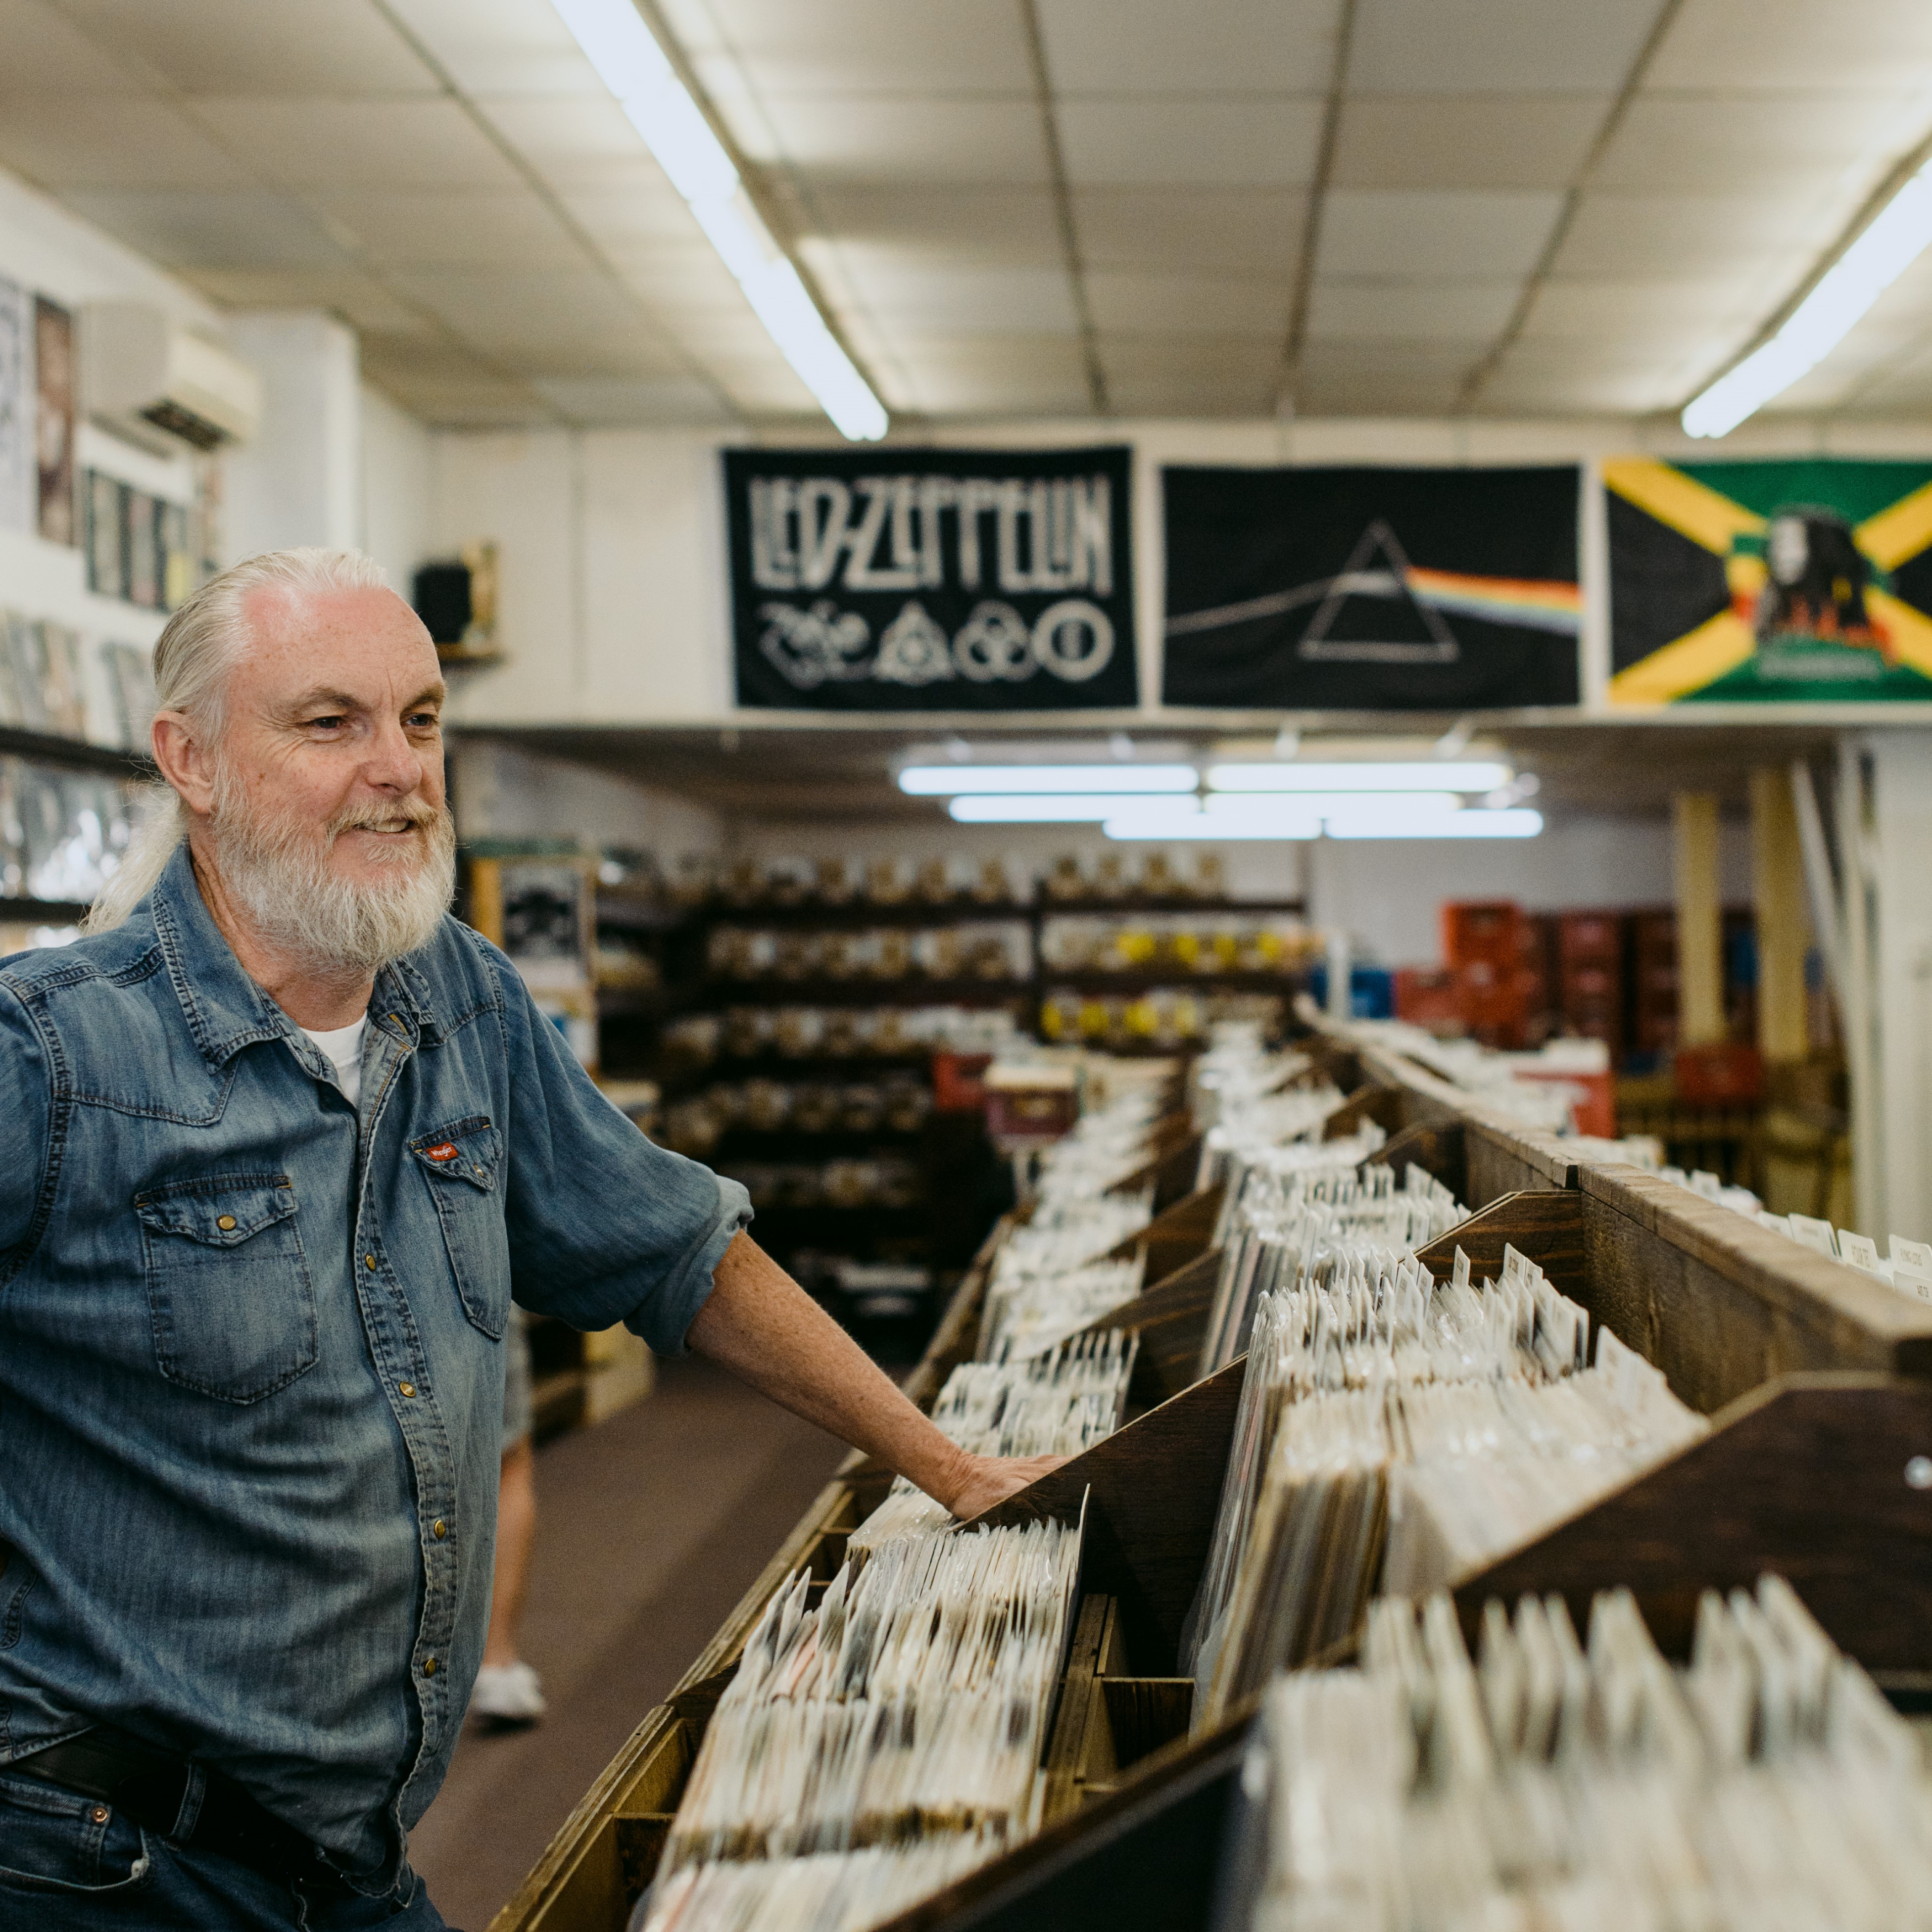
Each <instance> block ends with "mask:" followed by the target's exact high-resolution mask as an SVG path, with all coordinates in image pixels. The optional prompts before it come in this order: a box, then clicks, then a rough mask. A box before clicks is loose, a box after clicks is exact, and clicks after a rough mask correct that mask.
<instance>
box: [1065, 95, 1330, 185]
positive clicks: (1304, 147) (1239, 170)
mask: <svg viewBox="0 0 1932 1932" xmlns="http://www.w3.org/2000/svg"><path fill="white" fill-rule="evenodd" d="M1054 111H1055V118H1056V120H1057V121H1058V122H1059V132H1060V146H1061V150H1062V153H1063V154H1064V155H1065V159H1066V169H1067V178H1068V181H1070V182H1071V184H1073V185H1074V186H1075V187H1304V186H1306V184H1308V183H1309V181H1312V180H1313V179H1314V178H1315V149H1316V146H1317V144H1318V142H1319V141H1320V139H1321V103H1320V102H1319V101H1313V100H1290V99H1285V98H1284V99H1280V100H1272V101H1226V100H1223V101H1093V100H1072V101H1069V100H1062V101H1059V103H1058V104H1056V108H1055V110H1054Z"/></svg>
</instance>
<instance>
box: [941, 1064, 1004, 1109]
mask: <svg viewBox="0 0 1932 1932" xmlns="http://www.w3.org/2000/svg"><path fill="white" fill-rule="evenodd" d="M992 1064H993V1055H991V1054H990V1053H936V1054H934V1055H933V1111H934V1112H936V1113H941V1114H983V1113H984V1112H985V1111H986V1080H985V1077H984V1076H985V1073H986V1070H987V1068H988V1067H990V1066H991V1065H992Z"/></svg>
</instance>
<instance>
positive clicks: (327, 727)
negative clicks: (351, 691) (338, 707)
mask: <svg viewBox="0 0 1932 1932" xmlns="http://www.w3.org/2000/svg"><path fill="white" fill-rule="evenodd" d="M346 722H347V720H346V719H345V718H343V716H342V715H341V713H340V712H330V713H329V715H328V716H326V718H311V719H310V720H309V724H310V726H311V728H312V729H314V730H317V731H334V730H339V729H340V728H341V726H342V725H343V724H345V723H346Z"/></svg>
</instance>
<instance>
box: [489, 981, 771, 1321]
mask: <svg viewBox="0 0 1932 1932" xmlns="http://www.w3.org/2000/svg"><path fill="white" fill-rule="evenodd" d="M493 950H494V949H493ZM492 964H493V965H494V966H495V967H496V968H497V976H498V977H499V979H500V981H501V982H502V984H503V1013H504V1021H505V1028H506V1038H507V1041H508V1044H509V1050H510V1121H509V1137H508V1140H509V1144H508V1146H507V1148H506V1166H507V1169H508V1173H507V1178H506V1182H505V1190H506V1193H505V1201H504V1211H505V1220H506V1226H507V1229H508V1233H509V1254H510V1284H511V1292H512V1295H514V1297H515V1299H516V1301H518V1303H520V1304H521V1305H522V1306H523V1307H526V1308H528V1309H531V1310H534V1311H535V1312H536V1313H538V1314H539V1315H554V1316H556V1317H557V1319H559V1320H560V1321H563V1322H569V1324H570V1325H571V1326H572V1328H584V1329H598V1328H612V1327H614V1326H615V1325H617V1323H618V1322H622V1323H623V1325H624V1326H625V1327H626V1328H629V1329H631V1330H632V1331H634V1332H635V1334H639V1335H641V1336H642V1337H644V1339H645V1340H646V1341H647V1342H648V1343H650V1344H651V1347H652V1349H654V1351H655V1352H657V1354H659V1355H681V1354H683V1353H684V1336H685V1333H686V1331H687V1330H688V1329H689V1328H690V1326H691V1324H692V1322H693V1320H694V1319H696V1316H697V1313H698V1311H699V1309H701V1308H702V1307H704V1305H705V1298H707V1297H708V1295H710V1293H711V1277H712V1272H713V1271H714V1269H715V1268H717V1265H718V1262H719V1261H720V1259H721V1258H722V1257H723V1254H724V1252H725V1250H726V1248H728V1247H730V1245H731V1244H732V1238H733V1237H734V1236H735V1235H736V1234H737V1233H738V1230H739V1229H741V1228H743V1227H744V1226H747V1225H748V1224H749V1223H750V1220H751V1218H752V1209H751V1199H750V1196H748V1195H747V1193H745V1191H744V1189H743V1188H742V1187H740V1186H739V1185H738V1183H737V1182H736V1181H727V1180H726V1179H725V1178H723V1176H722V1175H716V1174H714V1173H713V1172H711V1169H709V1168H708V1167H705V1166H701V1165H700V1164H699V1163H698V1162H696V1161H695V1160H686V1159H685V1158H684V1156H683V1155H682V1154H672V1153H669V1152H668V1151H666V1149H664V1148H660V1147H659V1146H657V1145H655V1144H654V1142H651V1141H650V1140H648V1139H646V1138H645V1136H644V1135H643V1134H642V1133H640V1132H639V1131H638V1129H637V1127H635V1124H633V1123H632V1122H631V1121H629V1120H628V1119H626V1118H625V1117H624V1115H622V1114H620V1113H619V1112H617V1109H616V1108H615V1107H614V1106H611V1103H610V1102H609V1101H608V1100H606V1099H605V1097H604V1096H603V1095H602V1094H601V1093H599V1091H597V1088H596V1083H595V1082H593V1080H592V1079H590V1076H589V1075H588V1074H587V1073H585V1072H584V1070H583V1068H582V1067H581V1066H579V1065H578V1062H577V1060H576V1058H575V1055H572V1053H571V1052H570V1050H569V1047H568V1046H567V1045H566V1043H565V1042H564V1040H563V1036H562V1035H561V1034H560V1033H559V1032H558V1031H557V1028H555V1027H554V1026H553V1025H551V1024H550V1022H548V1020H547V1019H545V1018H544V1016H542V1014H541V1013H539V1012H538V1011H537V1010H536V1007H535V1006H534V1005H533V1004H532V1002H531V1000H530V995H529V993H528V992H527V990H526V989H524V984H523V982H522V981H521V979H519V978H518V976H517V974H516V971H515V968H513V967H512V965H510V963H509V961H508V960H507V959H504V958H503V956H502V955H501V954H500V953H499V954H497V955H496V957H495V959H494V960H493V962H492Z"/></svg>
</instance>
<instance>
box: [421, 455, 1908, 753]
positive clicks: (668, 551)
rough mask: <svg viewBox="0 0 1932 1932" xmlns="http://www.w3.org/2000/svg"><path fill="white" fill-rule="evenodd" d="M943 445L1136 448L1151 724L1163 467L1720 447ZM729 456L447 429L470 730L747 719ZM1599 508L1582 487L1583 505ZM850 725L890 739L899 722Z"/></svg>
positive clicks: (1597, 589)
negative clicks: (732, 592)
mask: <svg viewBox="0 0 1932 1932" xmlns="http://www.w3.org/2000/svg"><path fill="white" fill-rule="evenodd" d="M771 440H773V441H774V442H776V441H782V440H784V439H780V438H774V439H771ZM795 440H798V441H801V442H802V441H806V440H807V439H804V438H799V439H795ZM809 440H810V441H812V442H823V441H826V440H828V439H825V438H817V437H815V438H812V439H809ZM936 440H938V441H940V442H942V443H944V444H945V445H948V446H954V447H960V448H975V447H977V448H999V447H1007V446H1014V447H1020V448H1041V447H1049V446H1070V445H1077V444H1082V443H1121V442H1125V443H1131V445H1132V446H1133V447H1134V452H1135V480H1134V496H1135V533H1134V540H1135V546H1136V550H1137V559H1136V578H1137V593H1136V601H1137V629H1138V631H1139V634H1140V656H1141V665H1142V678H1141V685H1142V694H1143V695H1142V705H1141V712H1142V714H1143V715H1147V714H1150V713H1155V712H1158V710H1159V706H1158V702H1157V700H1158V691H1159V679H1158V669H1157V659H1158V652H1157V648H1156V644H1155V640H1157V639H1158V637H1159V636H1160V634H1161V622H1162V612H1163V607H1164V598H1165V594H1166V588H1165V584H1164V581H1163V577H1162V571H1161V542H1160V535H1161V532H1160V512H1161V505H1160V487H1159V471H1160V469H1161V466H1162V465H1163V464H1164V463H1236V464H1238V463H1254V464H1268V463H1284V462H1289V461H1294V462H1303V463H1314V462H1335V463H1343V462H1364V463H1374V462H1391V463H1392V462H1407V463H1525V462H1543V463H1549V462H1561V461H1578V460H1581V461H1583V462H1585V463H1588V464H1591V465H1594V463H1596V462H1597V460H1599V459H1600V458H1602V457H1603V456H1606V455H1614V454H1627V453H1629V452H1632V451H1640V452H1649V453H1651V454H1654V455H1661V456H1682V455H1687V454H1689V453H1690V452H1693V450H1697V449H1701V450H1702V451H1703V452H1704V453H1705V454H1708V446H1702V445H1692V444H1690V443H1688V442H1687V440H1686V439H1685V438H1684V437H1682V436H1681V434H1679V433H1678V431H1676V430H1675V428H1669V427H1663V426H1660V425H1658V424H1657V423H1656V422H1651V421H1648V420H1646V421H1641V422H1639V421H1636V420H1630V421H1626V420H1622V419H1579V420H1577V421H1575V422H1504V421H1497V422H1439V421H1402V420H1396V419H1390V420H1386V421H1384V420H1372V419H1360V420H1351V421H1334V422H1116V423H1093V422H1071V423H1065V422H1062V423H1053V422H1048V423H1039V422H1018V423H1011V422H1009V423H996V424H973V425H953V426H949V427H948V428H946V430H945V432H944V434H943V436H942V437H939V438H937V439H936ZM720 446H721V445H720V438H719V437H718V435H717V433H716V432H715V431H696V430H666V431H645V430H599V431H566V430H554V431H524V432H518V433H515V434H475V433H471V432H466V431H448V432H442V433H439V434H437V437H436V452H437V460H436V481H435V486H434V496H435V516H434V529H435V535H436V539H437V543H438V544H439V545H440V547H441V548H442V549H443V550H454V549H455V547H457V546H458V544H461V542H463V541H464V540H465V539H466V538H473V537H493V538H495V539H496V540H497V542H498V544H500V549H501V559H500V560H501V568H502V572H503V614H504V641H505V644H506V648H507V649H508V650H509V653H510V658H511V661H509V663H507V664H505V665H504V666H503V667H501V668H500V669H499V670H494V671H492V672H491V673H488V674H487V675H485V676H482V677H479V679H476V681H475V682H473V684H472V685H470V686H469V687H468V688H467V689H466V691H465V692H464V695H463V697H462V700H461V709H460V715H461V717H462V718H464V720H466V721H470V722H473V723H486V722H487V723H502V724H515V723H518V722H525V721H539V720H540V721H545V722H552V723H554V722H563V721H572V720H583V721H590V720H591V719H596V720H597V721H601V722H604V723H608V724H671V723H676V724H705V723H716V722H718V721H721V720H723V719H725V718H729V716H730V715H732V694H731V680H730V650H729V620H730V612H729V602H728V598H727V595H726V574H725V534H724V503H723V485H722V481H721V478H720V465H719V462H718V452H719V449H720ZM1928 447H1932V423H1927V422H1888V423H1883V424H1860V425H1855V426H1846V425H1828V424H1824V423H1822V422H1812V421H1810V420H1809V419H1788V418H1770V419H1762V420H1759V421H1758V422H1752V423H1748V424H1747V425H1744V428H1742V429H1741V430H1739V431H1736V432H1735V434H1733V435H1732V437H1729V439H1727V440H1726V443H1725V445H1724V454H1725V455H1726V457H1727V458H1730V457H1741V456H1753V455H1792V454H1830V455H1873V456H1886V455H1923V454H1924V451H1925V450H1926V449H1927V448H1928ZM1595 500H1596V498H1595V496H1594V492H1586V497H1585V501H1586V505H1588V504H1589V503H1591V502H1594V501H1595ZM1584 523H1585V527H1584V529H1583V532H1582V535H1583V539H1584V545H1583V547H1584V552H1585V559H1586V577H1587V582H1588V588H1589V590H1590V592H1591V596H1590V600H1589V605H1588V609H1587V610H1586V613H1585V633H1584V640H1583V641H1584V660H1585V673H1586V683H1585V694H1586V697H1587V698H1588V699H1589V700H1591V701H1592V702H1596V701H1599V700H1600V698H1601V694H1602V689H1603V684H1604V682H1605V681H1606V677H1607V673H1608V667H1609V646H1608V630H1607V624H1608V613H1607V610H1606V607H1605V605H1604V594H1605V590H1606V583H1605V577H1606V573H1605V572H1604V571H1603V569H1602V568H1600V562H1601V557H1600V547H1599V546H1600V542H1601V528H1600V519H1599V518H1598V517H1595V516H1594V515H1592V514H1586V515H1585V520H1584ZM1591 565H1596V566H1598V567H1591ZM1170 715H1172V714H1170ZM744 721H747V722H750V721H769V722H772V723H774V724H780V723H783V722H785V721H786V720H785V718H784V715H783V714H780V713H774V712H764V713H747V714H744ZM841 721H842V722H843V723H845V724H849V725H863V724H867V723H869V722H870V723H876V724H879V726H880V727H882V728H886V727H894V719H893V718H891V717H889V716H881V717H879V718H876V719H873V718H862V717H859V716H850V717H845V718H842V719H841ZM966 721H967V722H970V720H969V719H968V720H966ZM982 722H983V721H982Z"/></svg>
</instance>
